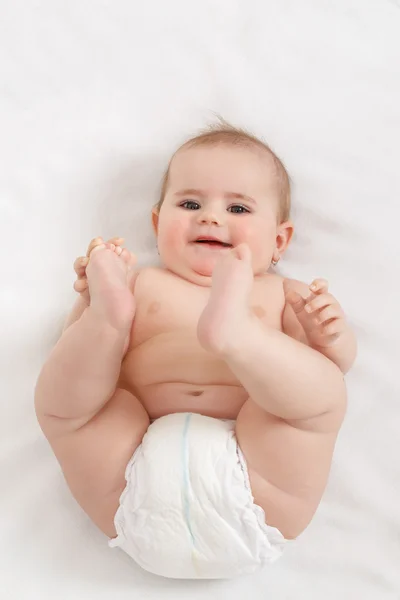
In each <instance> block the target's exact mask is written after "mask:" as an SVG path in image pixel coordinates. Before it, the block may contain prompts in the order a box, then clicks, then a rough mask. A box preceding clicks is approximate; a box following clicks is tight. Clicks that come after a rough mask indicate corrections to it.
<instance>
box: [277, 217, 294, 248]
mask: <svg viewBox="0 0 400 600" xmlns="http://www.w3.org/2000/svg"><path fill="white" fill-rule="evenodd" d="M293 231H294V227H293V223H292V222H291V221H285V222H284V223H281V224H280V225H279V226H278V230H277V233H276V248H277V250H279V253H280V254H283V253H284V252H285V250H286V248H287V247H288V246H289V244H290V240H291V239H292V236H293Z"/></svg>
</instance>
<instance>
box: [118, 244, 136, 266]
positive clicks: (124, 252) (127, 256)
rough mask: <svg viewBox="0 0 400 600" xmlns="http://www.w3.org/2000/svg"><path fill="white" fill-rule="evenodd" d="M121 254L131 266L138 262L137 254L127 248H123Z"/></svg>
mask: <svg viewBox="0 0 400 600" xmlns="http://www.w3.org/2000/svg"><path fill="white" fill-rule="evenodd" d="M120 256H121V258H122V260H123V261H124V262H125V263H126V264H127V265H128V267H129V268H131V267H133V265H134V264H135V263H136V256H135V255H134V254H132V252H129V250H127V249H126V248H122V250H121V254H120Z"/></svg>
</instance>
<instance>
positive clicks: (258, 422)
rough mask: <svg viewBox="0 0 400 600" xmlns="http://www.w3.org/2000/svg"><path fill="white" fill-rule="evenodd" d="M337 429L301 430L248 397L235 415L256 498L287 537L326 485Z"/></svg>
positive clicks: (298, 529)
mask: <svg viewBox="0 0 400 600" xmlns="http://www.w3.org/2000/svg"><path fill="white" fill-rule="evenodd" d="M336 435H337V432H335V433H333V432H329V433H322V432H316V431H308V430H302V429H298V428H296V427H294V426H293V425H291V424H289V423H287V422H286V421H284V420H283V419H279V418H278V417H275V416H274V415H271V414H269V413H267V412H266V411H265V410H263V409H262V408H260V407H259V406H258V405H257V404H256V403H255V402H253V401H252V400H251V399H249V400H248V401H247V402H246V403H245V404H244V405H243V408H242V409H241V411H240V413H239V415H238V418H237V421H236V436H237V440H238V443H239V446H240V449H241V451H242V452H243V454H244V457H245V459H246V462H247V468H248V474H249V479H250V485H251V488H252V493H253V496H254V501H255V503H256V504H258V505H259V506H261V507H262V508H263V509H264V511H265V516H266V522H267V524H268V525H272V526H274V527H277V529H279V530H280V531H281V533H282V534H283V535H284V536H285V537H286V538H287V539H292V538H295V537H297V536H298V535H300V533H301V532H302V531H303V530H304V529H305V527H306V526H307V525H308V523H309V522H310V521H311V518H312V516H313V515H314V513H315V511H316V509H317V507H318V504H319V502H320V500H321V496H322V494H323V491H324V489H325V486H326V483H327V479H328V475H329V470H330V465H331V461H332V455H333V450H334V445H335V439H336Z"/></svg>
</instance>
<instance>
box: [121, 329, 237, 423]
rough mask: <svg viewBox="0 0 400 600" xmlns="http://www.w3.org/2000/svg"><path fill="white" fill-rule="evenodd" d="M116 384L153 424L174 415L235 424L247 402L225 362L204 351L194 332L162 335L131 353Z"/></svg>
mask: <svg viewBox="0 0 400 600" xmlns="http://www.w3.org/2000/svg"><path fill="white" fill-rule="evenodd" d="M118 385H119V387H123V388H125V389H126V390H128V391H130V392H131V393H132V394H134V395H135V396H136V397H137V398H138V399H139V400H140V401H141V402H142V404H143V406H144V407H145V409H146V410H147V412H148V414H149V416H150V418H151V419H157V418H159V417H161V416H164V415H167V414H170V413H174V412H194V413H200V414H202V415H205V416H209V417H216V418H221V419H236V417H237V415H238V413H239V410H240V408H241V407H242V406H243V403H244V402H245V401H246V399H247V394H246V391H245V390H244V389H243V387H242V386H241V385H240V383H239V381H238V380H237V379H236V378H235V377H234V375H233V373H232V372H231V370H230V369H229V368H228V366H227V365H226V363H225V362H224V361H222V360H220V359H218V358H217V357H216V356H214V355H212V354H210V353H208V352H206V351H205V350H203V349H202V348H201V347H200V345H199V343H198V341H197V337H196V335H195V332H191V331H180V332H170V333H165V334H159V335H157V336H154V337H153V338H151V339H149V340H148V341H146V342H144V343H143V344H141V345H140V346H138V347H136V348H134V349H132V350H131V351H130V352H129V353H128V354H127V356H126V358H125V360H124V362H123V364H122V369H121V376H120V381H119V384H118Z"/></svg>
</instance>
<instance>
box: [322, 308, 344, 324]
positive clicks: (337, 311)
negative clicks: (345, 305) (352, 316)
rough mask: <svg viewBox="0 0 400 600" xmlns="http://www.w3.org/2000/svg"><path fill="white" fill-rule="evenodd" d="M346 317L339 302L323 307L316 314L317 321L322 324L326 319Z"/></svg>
mask: <svg viewBox="0 0 400 600" xmlns="http://www.w3.org/2000/svg"><path fill="white" fill-rule="evenodd" d="M341 318H344V312H343V310H342V308H341V307H340V306H339V304H337V303H336V304H331V305H330V306H327V307H326V308H323V309H322V310H321V311H320V312H319V313H318V314H317V315H316V316H315V319H316V321H317V323H319V324H320V325H322V324H323V323H326V321H331V320H332V319H341Z"/></svg>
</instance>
